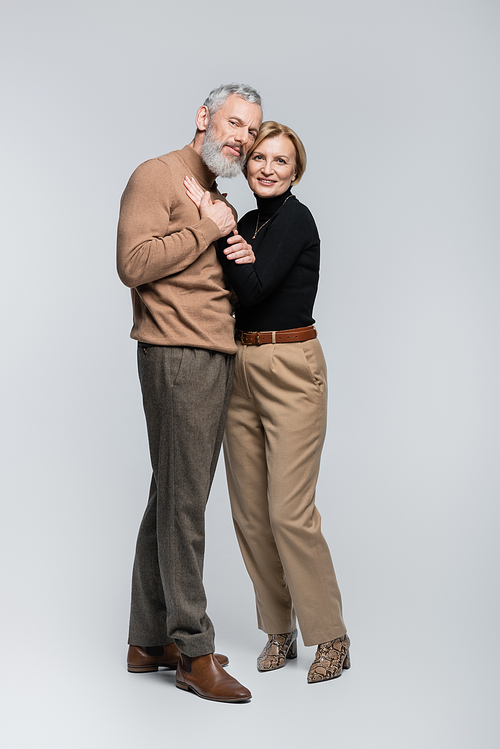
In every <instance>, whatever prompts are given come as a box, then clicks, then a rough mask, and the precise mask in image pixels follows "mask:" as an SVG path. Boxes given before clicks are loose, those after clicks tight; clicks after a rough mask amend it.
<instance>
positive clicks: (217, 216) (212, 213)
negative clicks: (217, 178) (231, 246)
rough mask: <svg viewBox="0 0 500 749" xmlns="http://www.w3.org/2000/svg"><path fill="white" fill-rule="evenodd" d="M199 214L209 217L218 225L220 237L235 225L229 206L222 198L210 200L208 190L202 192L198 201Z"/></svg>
mask: <svg viewBox="0 0 500 749" xmlns="http://www.w3.org/2000/svg"><path fill="white" fill-rule="evenodd" d="M200 216H201V218H206V217H208V218H211V219H212V221H214V222H215V223H216V224H217V226H218V227H219V230H220V235H221V237H225V236H226V235H227V234H229V232H231V231H232V230H233V229H234V227H235V226H236V221H235V220H234V216H233V212H232V210H231V209H230V208H229V206H228V205H226V204H225V203H223V202H222V200H216V201H215V202H212V199H211V198H210V193H209V192H205V193H203V197H202V199H201V202H200Z"/></svg>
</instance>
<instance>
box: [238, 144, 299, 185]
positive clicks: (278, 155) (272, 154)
mask: <svg viewBox="0 0 500 749" xmlns="http://www.w3.org/2000/svg"><path fill="white" fill-rule="evenodd" d="M294 178H295V146H294V145H293V143H292V141H291V140H290V138H288V137H287V136H286V135H278V136H277V137H275V138H271V137H269V138H264V140H263V141H262V143H259V145H258V146H257V148H256V149H255V151H253V152H252V154H251V155H250V157H249V159H248V162H247V180H248V185H249V187H250V189H251V190H253V192H254V193H255V194H256V195H258V196H259V197H260V198H274V197H275V196H276V195H281V194H282V193H284V192H286V191H287V190H288V188H289V187H290V184H291V182H292V180H293V179H294Z"/></svg>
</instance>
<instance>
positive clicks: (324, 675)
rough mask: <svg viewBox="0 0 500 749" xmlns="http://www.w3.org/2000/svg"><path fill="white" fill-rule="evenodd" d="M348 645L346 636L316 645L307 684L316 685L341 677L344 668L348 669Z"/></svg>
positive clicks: (349, 662) (349, 661)
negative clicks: (319, 682)
mask: <svg viewBox="0 0 500 749" xmlns="http://www.w3.org/2000/svg"><path fill="white" fill-rule="evenodd" d="M350 644H351V643H350V641H349V638H348V636H347V635H344V636H343V637H337V639H336V640H330V642H322V643H321V645H318V649H317V650H316V657H315V659H314V661H313V663H312V666H311V668H310V669H309V673H308V675H307V683H308V684H316V682H318V681H328V680H329V679H337V678H338V677H339V676H341V675H342V671H343V670H344V668H345V669H347V668H350V667H351V659H350V657H349V645H350Z"/></svg>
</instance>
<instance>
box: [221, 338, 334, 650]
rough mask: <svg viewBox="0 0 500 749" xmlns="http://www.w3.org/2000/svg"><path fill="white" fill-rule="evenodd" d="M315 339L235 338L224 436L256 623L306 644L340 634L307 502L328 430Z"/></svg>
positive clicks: (329, 570)
mask: <svg viewBox="0 0 500 749" xmlns="http://www.w3.org/2000/svg"><path fill="white" fill-rule="evenodd" d="M326 403H327V384H326V364H325V359H324V356H323V352H322V350H321V345H320V343H319V341H318V339H317V338H316V339H313V340H310V341H305V342H303V343H281V344H265V345H262V346H244V345H242V344H238V353H237V354H236V369H235V378H234V384H233V391H232V395H231V400H230V404H229V414H228V418H227V422H226V432H225V436H224V455H225V462H226V472H227V479H228V486H229V495H230V499H231V509H232V513H233V520H234V525H235V529H236V535H237V538H238V543H239V545H240V549H241V553H242V555H243V560H244V562H245V565H246V568H247V570H248V574H249V575H250V578H251V579H252V582H253V585H254V589H255V597H256V603H257V619H258V626H259V628H260V629H262V630H263V631H264V632H267V633H268V634H280V633H283V632H291V631H292V630H293V629H294V627H295V616H297V619H298V621H299V625H300V629H301V632H302V638H303V640H304V644H305V645H317V644H319V643H321V642H327V641H328V640H333V639H335V638H336V637H341V636H342V635H344V634H345V632H346V628H345V625H344V621H343V619H342V603H341V597H340V591H339V588H338V585H337V580H336V577H335V571H334V569H333V564H332V560H331V557H330V552H329V550H328V546H327V543H326V541H325V539H324V537H323V535H322V533H321V516H320V514H319V512H318V510H317V508H316V506H315V503H314V499H315V490H316V482H317V478H318V472H319V465H320V459H321V450H322V447H323V442H324V439H325V432H326Z"/></svg>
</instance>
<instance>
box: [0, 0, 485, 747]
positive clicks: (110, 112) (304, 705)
mask: <svg viewBox="0 0 500 749" xmlns="http://www.w3.org/2000/svg"><path fill="white" fill-rule="evenodd" d="M499 21H500V6H499V3H498V2H494V1H493V0H458V1H455V2H452V1H451V0H449V1H448V2H447V1H446V0H432V2H431V0H419V1H418V2H417V0H400V1H399V2H398V1H397V0H373V1H372V2H369V0H350V1H349V2H348V1H347V0H343V1H342V0H332V1H331V2H328V3H326V2H320V1H319V0H310V2H308V3H306V4H303V3H299V2H281V1H278V2H274V3H272V4H271V3H269V2H262V1H261V0H256V2H253V3H252V4H250V5H245V4H235V3H230V2H216V1H215V2H212V3H210V4H209V3H206V4H202V3H200V2H197V3H196V4H184V5H181V4H179V3H176V4H173V3H166V2H160V1H159V0H143V1H142V2H138V1H137V0H134V1H130V0H121V1H120V2H119V1H118V0H100V2H96V0H86V2H81V1H79V0H76V1H75V2H62V0H61V1H59V2H57V1H56V0H53V1H50V0H49V1H47V2H35V0H17V2H16V3H13V2H7V1H6V0H3V2H2V5H1V23H0V28H1V44H0V55H1V58H2V63H3V70H4V75H3V87H2V88H3V93H2V104H3V107H2V109H3V114H2V118H1V119H2V125H1V127H2V149H1V150H2V156H1V166H0V172H1V177H2V179H1V183H2V188H1V190H2V191H1V208H2V215H3V220H2V232H1V239H2V245H3V247H2V278H3V284H2V294H1V304H2V317H1V319H2V323H3V325H2V328H3V355H2V368H1V377H2V417H1V424H2V440H3V441H2V448H1V455H2V464H3V470H2V510H3V517H2V520H1V524H0V533H1V544H0V549H1V554H2V614H1V619H0V621H1V629H2V662H1V672H2V718H1V721H2V729H1V732H2V737H3V745H4V746H7V747H9V749H10V748H11V747H12V749H14V748H16V749H17V747H45V746H47V747H52V748H57V749H59V747H77V748H78V749H79V748H80V747H88V746H91V745H93V746H96V747H115V746H116V747H118V746H119V747H123V748H124V749H126V748H128V747H132V746H134V747H135V746H137V745H138V743H139V742H140V743H141V744H142V745H149V744H151V743H152V742H164V743H167V742H168V743H171V742H172V741H175V742H176V743H178V744H180V743H181V742H182V745H183V746H187V747H191V746H197V745H199V744H200V743H201V742H203V743H204V745H208V746H218V747H234V746H236V747H250V746H254V745H256V744H259V745H261V746H264V747H280V746H288V747H301V746H304V745H306V744H309V745H311V744H313V745H314V744H322V745H325V744H326V745H333V744H335V745H338V746H342V747H353V748H354V749H358V748H363V749H364V748H365V747H367V748H372V747H376V748H378V747H391V748H392V747H394V748H396V747H397V748H398V749H399V748H400V747H405V748H406V747H419V748H420V747H423V746H425V747H432V748H433V749H434V748H439V749H443V748H446V749H447V748H448V747H449V748H450V749H462V748H463V749H465V748H467V747H471V746H474V747H481V748H485V749H487V748H489V747H497V746H498V741H499V739H498V717H497V713H498V698H499V693H498V666H499V665H500V664H499V649H498V632H497V630H498V617H499V607H498V563H499V555H498V540H497V536H498V520H499V510H498V497H499V460H498V446H499V420H498V416H499V396H498V375H499V364H500V362H499V351H498V340H499V309H498V307H499V301H498V291H497V288H498V275H499V274H498V271H499V256H498V199H499V184H498V167H499V145H498V140H499V139H498V133H499V131H500V104H499V96H498V93H499V71H500V65H499V62H500V60H499V57H500V51H499V50H500V45H499V33H498V32H499V26H500V24H499ZM231 80H236V81H244V82H248V83H250V84H251V85H253V86H255V87H256V88H257V89H259V90H260V92H261V93H262V96H263V99H264V102H265V116H266V117H267V118H271V119H277V120H279V121H282V122H285V123H286V124H289V125H291V126H292V127H293V128H294V129H296V130H297V132H298V133H299V134H300V135H301V137H302V138H303V140H304V141H305V144H306V148H307V151H308V156H309V166H308V170H307V172H306V175H305V177H304V180H303V182H302V183H301V185H300V186H299V187H298V188H297V189H296V194H297V195H298V197H299V198H300V199H301V200H302V201H303V202H305V203H306V204H307V205H309V207H310V208H311V210H312V211H313V214H314V215H315V217H316V220H317V223H318V226H319V229H320V234H321V237H322V243H323V261H322V263H323V264H322V276H321V284H320V293H319V297H318V302H317V307H316V317H317V320H318V328H319V331H320V337H321V340H322V343H323V346H324V349H325V353H326V356H327V361H328V364H329V379H330V415H329V433H328V438H327V444H326V448H325V453H324V460H323V467H322V473H321V479H320V486H319V491H318V506H319V508H320V510H321V512H322V515H323V521H324V532H325V535H326V536H327V538H328V540H329V542H330V546H331V549H332V554H333V558H334V561H335V565H336V569H337V574H338V577H339V581H340V585H341V588H342V591H343V596H344V606H345V615H346V621H347V624H348V628H349V634H350V636H351V639H352V643H353V644H352V660H353V667H352V669H351V670H350V671H349V672H348V673H346V674H344V676H343V677H342V678H341V679H340V680H337V681H333V682H329V683H328V684H324V685H314V686H308V685H306V681H305V679H306V673H307V669H308V666H309V664H310V662H311V661H312V658H313V656H314V649H313V648H312V649H311V648H309V649H305V648H304V647H303V646H302V645H301V647H300V648H299V658H298V660H297V662H294V663H289V664H288V665H287V667H286V668H285V669H283V670H282V671H279V672H277V673H275V674H265V675H260V674H258V673H257V672H256V670H255V657H256V655H257V654H258V652H259V651H260V649H261V647H262V644H263V635H262V633H259V632H258V631H257V630H256V624H255V613H254V604H253V597H252V591H251V586H250V583H249V580H248V578H247V576H246V573H245V570H244V568H243V565H242V562H241V560H240V556H239V552H238V550H237V546H236V541H235V538H234V534H233V531H232V527H231V523H230V518H229V505H228V498H227V493H226V488H225V481H224V477H223V471H222V469H221V467H219V472H218V476H217V479H216V483H215V486H214V490H213V493H212V497H211V501H210V504H209V511H208V517H207V546H208V549H207V560H206V585H207V590H208V595H209V612H210V614H211V616H212V618H213V619H214V621H215V624H216V628H217V634H218V639H217V645H218V648H219V649H220V650H222V651H223V652H228V654H229V655H230V658H231V667H230V669H231V673H233V674H234V675H235V676H237V677H238V678H239V679H240V680H241V681H242V682H243V683H245V684H246V685H248V686H249V687H250V688H251V689H252V691H253V694H254V699H253V701H252V702H251V703H250V704H248V705H242V706H229V705H221V704H215V703H214V704H212V703H209V702H205V701H202V700H199V699H197V698H196V697H195V696H193V695H189V694H185V693H183V692H181V691H180V690H177V689H175V686H174V679H173V674H171V673H166V672H164V673H158V674H152V675H142V676H132V675H129V674H127V673H126V671H125V665H124V660H125V655H126V636H127V619H128V605H129V583H130V572H131V565H132V558H133V547H134V543H135V536H136V532H137V528H138V524H139V521H140V518H141V516H142V512H143V508H144V505H145V502H146V495H147V487H148V482H149V458H148V453H147V444H146V434H145V427H144V420H143V415H142V409H141V402H140V392H139V385H138V382H137V375H136V371H135V345H134V343H133V342H132V341H130V339H129V338H128V333H129V330H130V324H131V310H130V301H129V292H128V291H127V290H126V289H125V287H123V286H121V284H120V282H119V280H118V278H117V276H116V272H115V267H114V244H115V232H116V221H117V216H118V203H119V197H120V195H121V192H122V191H123V188H124V186H125V184H126V181H127V179H128V177H129V175H130V173H131V172H132V171H133V169H134V168H135V167H136V166H137V165H138V164H139V163H140V162H142V161H144V160H145V159H147V158H150V157H153V156H156V155H159V154H160V153H164V152H166V151H168V150H172V149H174V148H180V147H182V146H183V145H185V144H186V143H187V142H188V141H189V140H190V139H191V137H192V135H193V130H194V115H195V111H196V109H197V107H198V106H199V105H200V104H201V103H202V101H203V99H204V98H205V96H206V95H207V93H208V91H209V90H210V89H211V88H213V87H214V86H216V85H219V84H220V83H222V82H228V81H231ZM223 185H224V188H225V189H227V190H228V192H229V197H230V198H231V199H232V200H233V202H234V204H235V205H236V207H237V208H238V210H239V211H240V213H243V212H244V211H246V210H248V209H250V208H251V207H252V197H251V194H250V192H249V191H248V188H247V187H246V184H245V182H244V180H243V179H242V178H240V179H238V180H234V181H229V180H226V181H223Z"/></svg>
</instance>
